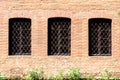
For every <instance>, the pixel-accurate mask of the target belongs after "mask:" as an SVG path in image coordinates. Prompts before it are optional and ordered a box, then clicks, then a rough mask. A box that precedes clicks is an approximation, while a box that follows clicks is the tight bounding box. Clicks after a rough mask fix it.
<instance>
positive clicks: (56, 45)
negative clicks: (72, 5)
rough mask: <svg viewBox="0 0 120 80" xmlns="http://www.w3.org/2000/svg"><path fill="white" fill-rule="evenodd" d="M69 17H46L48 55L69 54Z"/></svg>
mask: <svg viewBox="0 0 120 80" xmlns="http://www.w3.org/2000/svg"><path fill="white" fill-rule="evenodd" d="M70 51H71V19H70V18H63V17H55V18H49V19H48V55H70Z"/></svg>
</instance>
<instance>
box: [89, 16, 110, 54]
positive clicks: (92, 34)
mask: <svg viewBox="0 0 120 80" xmlns="http://www.w3.org/2000/svg"><path fill="white" fill-rule="evenodd" d="M111 22H112V20H111V19H106V18H92V19H89V55H90V56H110V55H111Z"/></svg>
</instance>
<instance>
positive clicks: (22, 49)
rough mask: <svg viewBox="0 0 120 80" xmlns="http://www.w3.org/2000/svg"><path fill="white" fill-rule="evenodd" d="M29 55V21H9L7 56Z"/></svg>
mask: <svg viewBox="0 0 120 80" xmlns="http://www.w3.org/2000/svg"><path fill="white" fill-rule="evenodd" d="M30 54H31V19H26V18H11V19H9V55H30Z"/></svg>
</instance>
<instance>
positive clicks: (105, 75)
mask: <svg viewBox="0 0 120 80" xmlns="http://www.w3.org/2000/svg"><path fill="white" fill-rule="evenodd" d="M101 78H102V79H104V80H109V79H110V78H112V72H109V71H108V70H107V69H105V72H104V73H103V74H101Z"/></svg>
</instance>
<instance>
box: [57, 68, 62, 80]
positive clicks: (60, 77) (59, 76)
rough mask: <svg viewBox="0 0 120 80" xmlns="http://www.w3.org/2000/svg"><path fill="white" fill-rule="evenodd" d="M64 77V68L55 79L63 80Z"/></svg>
mask: <svg viewBox="0 0 120 80" xmlns="http://www.w3.org/2000/svg"><path fill="white" fill-rule="evenodd" d="M63 79H64V72H63V70H60V71H59V72H58V75H56V77H55V80H63Z"/></svg>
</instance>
